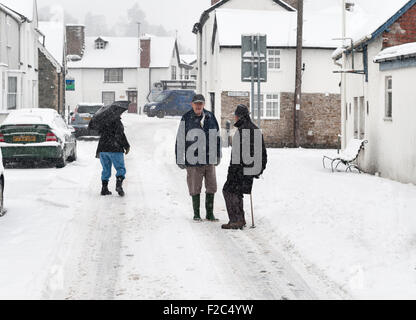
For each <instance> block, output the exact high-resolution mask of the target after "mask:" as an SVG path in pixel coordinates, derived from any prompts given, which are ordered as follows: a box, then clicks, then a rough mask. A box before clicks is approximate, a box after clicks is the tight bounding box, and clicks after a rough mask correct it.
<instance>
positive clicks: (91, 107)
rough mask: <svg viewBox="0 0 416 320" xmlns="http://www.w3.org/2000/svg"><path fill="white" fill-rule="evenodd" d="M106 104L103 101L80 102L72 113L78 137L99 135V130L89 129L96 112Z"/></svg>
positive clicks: (72, 122) (73, 124) (72, 123)
mask: <svg viewBox="0 0 416 320" xmlns="http://www.w3.org/2000/svg"><path fill="white" fill-rule="evenodd" d="M103 106H104V105H103V104H102V103H80V104H79V105H78V106H77V107H76V109H75V111H74V112H72V113H71V125H72V126H73V127H74V129H75V136H76V137H77V138H78V137H85V136H91V137H97V136H99V134H98V132H97V131H91V130H89V129H88V124H89V123H90V121H91V119H92V117H93V116H94V114H96V113H97V111H98V110H100V109H101V108H102V107H103Z"/></svg>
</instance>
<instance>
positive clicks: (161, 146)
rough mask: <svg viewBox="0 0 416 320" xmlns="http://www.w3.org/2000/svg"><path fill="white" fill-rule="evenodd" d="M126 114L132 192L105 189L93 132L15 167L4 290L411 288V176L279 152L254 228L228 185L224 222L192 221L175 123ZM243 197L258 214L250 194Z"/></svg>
mask: <svg viewBox="0 0 416 320" xmlns="http://www.w3.org/2000/svg"><path fill="white" fill-rule="evenodd" d="M124 122H125V125H126V133H127V136H128V137H129V140H130V142H131V144H132V151H131V153H130V154H129V155H128V156H127V158H126V159H127V160H126V165H127V171H128V173H127V180H126V185H125V190H126V193H127V196H126V197H125V198H119V197H118V196H116V195H113V196H111V197H108V198H102V197H100V195H99V190H100V173H101V166H100V163H99V161H98V160H97V159H95V158H94V155H95V148H96V144H97V142H94V141H80V142H79V144H78V155H79V160H78V161H77V162H75V163H73V164H69V165H68V166H67V167H66V168H64V169H61V170H57V169H54V168H45V169H8V170H7V171H6V194H5V200H6V207H7V209H8V214H7V215H6V216H5V217H3V218H2V219H1V220H0V242H1V244H2V245H1V246H0V259H1V263H0V299H11V298H28V299H34V298H47V299H51V298H55V299H322V298H335V299H351V298H360V299H361V298H411V297H414V296H415V294H416V254H415V253H414V250H413V247H414V244H415V230H416V228H415V227H416V217H415V215H414V212H412V208H415V206H416V187H415V186H414V185H403V184H399V183H397V182H392V181H389V180H384V179H381V178H377V177H373V176H368V175H364V174H363V175H358V174H355V173H353V174H351V173H350V174H345V173H334V174H333V173H331V172H330V171H329V170H325V169H323V168H322V164H321V158H322V154H324V153H327V152H326V151H322V150H302V149H299V150H287V149H277V150H269V155H270V160H269V167H268V169H267V171H266V172H265V174H264V178H263V179H260V180H257V181H256V182H255V186H254V205H255V215H256V218H257V220H256V224H257V228H256V229H250V228H247V229H246V230H244V231H231V232H230V231H229V232H225V231H223V230H221V229H220V225H221V223H223V222H227V215H226V211H225V204H224V200H223V197H222V195H221V193H218V194H217V198H216V207H215V213H216V215H217V217H219V218H220V220H221V221H220V223H209V222H204V223H195V222H193V221H192V208H191V199H190V197H189V195H188V192H187V186H186V177H185V171H181V170H179V169H178V168H177V166H176V165H175V161H174V142H175V135H176V130H177V126H178V124H179V120H178V119H177V118H170V119H169V118H168V119H164V120H159V119H147V118H144V117H139V116H132V115H126V116H125V117H124ZM329 152H330V153H331V152H334V151H329ZM224 156H225V159H224V160H223V162H222V164H221V166H220V167H219V168H218V177H219V186H222V185H223V184H224V182H225V179H226V172H227V165H228V162H229V156H230V155H229V151H227V150H224ZM114 184H115V182H114V179H113V180H112V181H111V190H112V191H113V193H114ZM340 204H343V205H340ZM245 206H246V214H247V221H248V220H249V214H250V204H249V199H248V198H246V199H245ZM28 208H30V210H28ZM202 212H203V213H204V210H202Z"/></svg>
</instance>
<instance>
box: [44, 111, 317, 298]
mask: <svg viewBox="0 0 416 320" xmlns="http://www.w3.org/2000/svg"><path fill="white" fill-rule="evenodd" d="M178 124H179V121H177V120H173V119H166V120H159V119H155V120H147V119H144V118H140V117H139V118H137V117H129V118H127V121H126V131H127V135H128V137H129V140H130V142H131V144H132V152H131V154H129V155H128V156H127V158H126V164H127V179H126V183H125V188H126V194H127V195H126V197H125V198H118V196H115V195H114V196H112V197H108V198H102V197H100V196H99V195H98V193H97V192H98V191H99V190H98V189H97V188H98V186H99V181H100V177H99V173H100V169H99V166H98V165H97V166H95V167H94V168H91V170H95V171H96V172H94V173H91V175H90V176H89V178H88V179H89V183H88V184H87V185H86V187H84V188H81V189H80V190H79V192H78V193H77V194H78V197H79V202H80V203H79V204H78V205H77V206H76V210H77V214H76V217H75V218H74V222H73V223H72V225H71V227H70V228H68V230H67V232H66V236H65V237H64V238H65V241H64V243H65V245H64V246H63V250H61V254H60V257H59V263H60V264H61V265H62V266H61V268H62V271H61V273H62V287H58V289H56V288H55V290H52V293H51V294H50V297H53V298H58V299H208V300H210V299H266V300H279V299H282V300H287V299H318V298H321V295H320V293H321V292H322V290H321V289H318V290H317V288H316V287H315V285H316V283H315V282H314V284H313V285H310V284H309V283H308V282H307V281H305V279H304V278H303V277H302V276H301V275H300V274H299V273H298V272H297V271H296V269H295V268H294V267H293V266H292V265H291V264H290V263H289V262H288V261H286V260H285V258H284V257H283V255H282V254H281V253H280V252H279V250H277V249H276V248H275V247H273V246H272V245H270V244H268V243H267V240H266V239H265V238H264V237H263V236H262V235H261V232H262V228H261V226H259V228H258V229H246V230H245V231H223V230H221V229H220V223H209V222H204V223H195V222H193V221H192V220H191V218H192V207H191V201H190V197H189V195H188V192H187V186H186V173H185V172H184V171H180V170H179V169H178V168H177V167H176V165H175V159H174V142H175V141H174V139H175V135H176V129H177V126H178ZM172 137H173V138H172ZM203 207H204V206H203V203H202V204H201V209H202V210H201V211H202V212H204V209H203ZM215 209H216V213H217V214H218V217H219V218H220V219H221V221H222V222H226V221H228V218H227V215H226V211H225V205H224V200H223V198H222V196H221V195H220V194H218V196H217V199H216V207H215ZM59 263H58V264H59ZM55 287H56V286H55Z"/></svg>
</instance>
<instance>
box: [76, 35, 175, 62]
mask: <svg viewBox="0 0 416 320" xmlns="http://www.w3.org/2000/svg"><path fill="white" fill-rule="evenodd" d="M144 38H146V39H150V43H151V45H150V46H151V47H150V52H151V53H150V54H151V58H150V68H168V67H169V66H170V65H171V61H172V57H173V52H174V50H176V46H175V43H176V40H175V38H173V37H157V36H150V35H146V36H145V37H144ZM97 39H102V40H104V41H106V42H107V45H106V47H105V49H96V48H95V41H96V40H97ZM68 67H69V68H100V69H101V68H125V69H126V68H139V67H140V56H139V40H138V38H136V37H102V36H97V37H87V38H86V39H85V51H84V55H83V57H82V59H81V60H79V61H69V62H68Z"/></svg>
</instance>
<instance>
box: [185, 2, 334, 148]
mask: <svg viewBox="0 0 416 320" xmlns="http://www.w3.org/2000/svg"><path fill="white" fill-rule="evenodd" d="M290 3H292V5H293V6H296V5H297V2H296V1H290ZM293 6H291V5H289V4H288V3H287V2H285V1H280V0H257V1H248V0H222V1H215V0H214V1H213V2H212V6H211V7H210V8H208V9H207V10H206V11H204V12H203V14H202V16H201V18H200V20H199V22H198V23H196V24H195V26H194V30H193V31H194V33H196V34H197V41H198V44H197V47H198V63H197V69H198V81H197V83H198V91H200V92H201V93H202V94H204V95H205V96H206V97H207V100H208V108H210V109H211V110H212V111H214V112H215V114H216V116H217V118H219V119H221V125H222V127H223V128H224V127H225V126H226V122H227V121H231V122H232V121H233V112H234V110H235V108H236V106H237V105H238V104H239V103H243V104H246V105H249V104H250V83H246V82H244V83H243V82H242V81H241V36H242V35H243V34H256V33H260V34H265V35H267V41H268V81H267V83H263V84H262V96H261V101H262V102H261V108H260V109H261V113H262V122H261V125H262V129H263V131H264V135H265V140H266V143H267V144H268V145H271V146H276V147H284V146H293V145H294V120H293V119H294V109H295V105H294V91H295V68H296V31H297V12H296V9H295V8H294V7H293ZM340 33H341V24H340V22H339V20H338V19H337V17H333V16H331V15H323V16H321V15H313V16H312V15H309V16H308V15H307V13H306V17H305V25H304V51H303V62H304V66H305V68H304V72H303V88H302V91H303V97H302V105H301V111H300V112H301V119H300V128H301V145H302V146H304V147H336V146H337V145H338V135H339V134H340V132H341V126H340V88H339V76H338V75H335V74H333V69H334V66H333V64H332V63H331V54H332V52H333V50H334V48H335V47H336V46H337V45H338V43H337V42H336V41H333V39H334V38H336V37H339V36H340ZM256 100H257V99H256ZM256 104H257V103H255V105H254V106H253V107H254V108H252V110H253V111H254V114H256V115H257V113H258V111H257V110H258V109H257V106H256Z"/></svg>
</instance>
